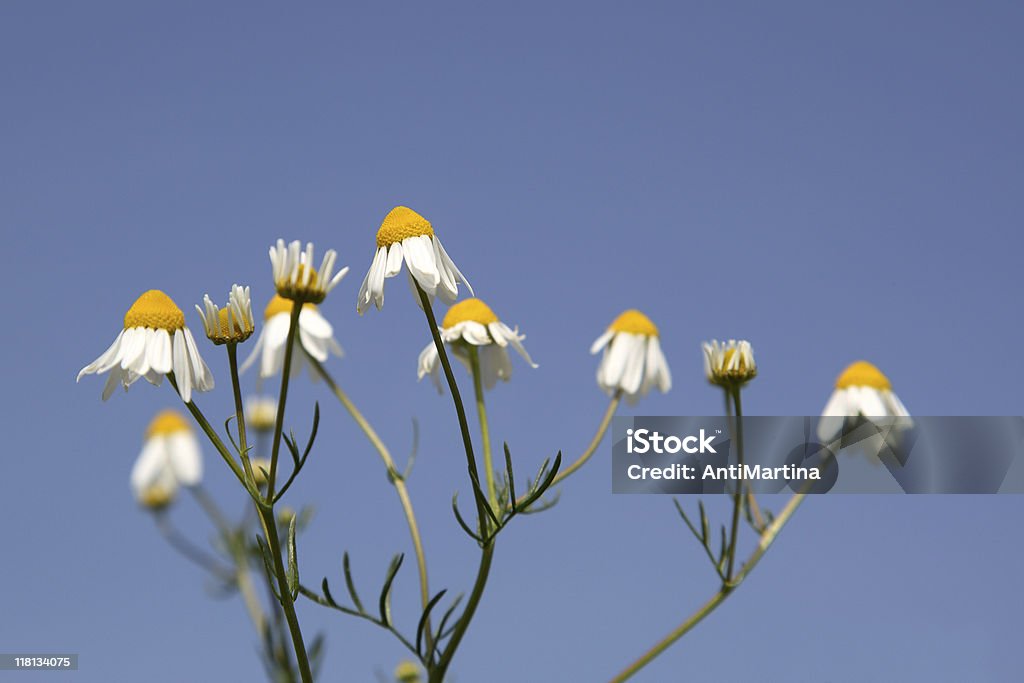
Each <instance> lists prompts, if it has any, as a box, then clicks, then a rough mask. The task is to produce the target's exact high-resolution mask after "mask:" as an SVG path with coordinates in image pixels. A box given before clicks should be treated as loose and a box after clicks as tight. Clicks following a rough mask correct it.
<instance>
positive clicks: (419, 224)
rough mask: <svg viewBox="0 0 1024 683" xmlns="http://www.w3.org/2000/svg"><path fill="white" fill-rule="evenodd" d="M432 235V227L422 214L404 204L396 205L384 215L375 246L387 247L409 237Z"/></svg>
mask: <svg viewBox="0 0 1024 683" xmlns="http://www.w3.org/2000/svg"><path fill="white" fill-rule="evenodd" d="M421 235H426V236H427V237H433V236H434V228H432V227H431V226H430V221H428V220H427V219H426V218H424V217H423V216H421V215H419V214H418V213H416V212H415V211H413V210H412V209H410V208H407V207H405V206H396V207H395V208H393V209H391V212H390V213H389V214H388V215H387V216H384V222H383V223H381V224H380V230H378V231H377V247H378V248H380V247H389V246H391V245H392V244H394V243H395V242H401V241H402V240H404V239H407V238H409V237H419V236H421Z"/></svg>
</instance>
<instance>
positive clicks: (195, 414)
mask: <svg viewBox="0 0 1024 683" xmlns="http://www.w3.org/2000/svg"><path fill="white" fill-rule="evenodd" d="M167 379H168V381H169V382H170V383H171V386H172V387H174V391H176V392H177V391H178V383H177V381H175V379H174V373H173V372H171V373H168V374H167ZM178 394H179V396H180V395H181V394H180V392H178ZM185 407H186V408H188V411H189V412H190V413H191V414H192V418H193V419H194V420H195V421H196V424H198V425H199V427H200V429H202V430H203V433H204V434H206V438H208V439H209V440H210V443H211V444H213V447H214V448H216V449H217V452H218V453H220V457H222V458H223V459H224V462H226V463H227V464H228V467H230V468H231V471H232V472H233V473H234V475H235V476H236V477H238V481H240V482H241V483H242V485H243V486H244V485H245V474H244V473H243V472H242V468H240V467H239V466H238V463H237V462H235V458H234V457H233V456H232V455H231V451H229V450H228V448H227V446H225V445H224V442H223V441H221V439H220V437H219V436H218V435H217V432H216V431H214V429H213V427H211V426H210V423H209V422H208V421H207V419H206V416H205V415H203V411H201V410H199V406H197V405H196V404H195V402H194V401H189V402H188V403H186V404H185Z"/></svg>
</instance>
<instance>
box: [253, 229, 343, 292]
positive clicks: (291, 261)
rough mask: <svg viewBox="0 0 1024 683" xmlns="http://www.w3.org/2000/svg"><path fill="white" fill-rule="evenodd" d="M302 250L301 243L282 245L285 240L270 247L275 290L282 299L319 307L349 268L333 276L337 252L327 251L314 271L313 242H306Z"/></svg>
mask: <svg viewBox="0 0 1024 683" xmlns="http://www.w3.org/2000/svg"><path fill="white" fill-rule="evenodd" d="M301 249H302V243H301V242H299V241H298V240H295V241H294V242H291V243H290V244H288V246H285V243H284V240H278V241H277V244H276V245H275V246H273V247H271V248H270V265H271V268H272V271H273V275H274V287H276V288H277V293H278V294H280V295H281V296H283V297H284V298H285V299H292V300H293V301H301V302H303V303H314V304H318V303H320V302H321V301H323V300H324V298H325V297H326V296H327V293H328V292H330V291H331V290H332V289H334V287H335V286H336V285H337V284H338V283H339V282H341V279H342V278H343V277H345V274H346V273H347V272H348V267H347V266H346V267H345V268H342V269H341V270H339V271H338V272H337V274H334V265H335V262H336V261H337V260H338V253H337V252H336V251H334V250H333V249H328V250H327V253H326V254H324V260H323V261H322V262H321V264H320V270H314V269H313V243H312V242H307V243H306V250H305V251H301Z"/></svg>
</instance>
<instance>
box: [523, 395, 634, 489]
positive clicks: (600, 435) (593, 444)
mask: <svg viewBox="0 0 1024 683" xmlns="http://www.w3.org/2000/svg"><path fill="white" fill-rule="evenodd" d="M621 401H622V389H617V390H616V391H615V393H614V394H612V400H611V401H610V402H609V403H608V408H607V409H605V411H604V416H603V417H602V418H601V423H600V424H599V425H598V426H597V432H595V434H594V438H593V439H591V440H590V445H588V446H587V450H585V451H583V455H581V456H580V457H578V458H576V461H575V462H573V463H572V464H571V465H569V466H568V467H566V468H564V469H562V471H561V472H559V473H558V474H557V475H555V478H554V479H553V480H552V481H551V486H554V485H555V484H557V483H558V482H560V481H562V480H563V479H565V478H566V477H568V476H569V475H570V474H572V473H573V472H575V471H576V470H578V469H579V468H581V467H583V465H584V464H586V462H587V461H588V460H590V456H592V455H593V454H594V451H596V450H597V447H598V446H599V445H601V441H602V440H603V439H604V435H605V432H607V431H608V427H609V426H610V425H611V423H612V418H613V417H615V411H616V410H618V408H619V403H620V402H621ZM524 495H525V494H524ZM520 499H522V498H521V497H520Z"/></svg>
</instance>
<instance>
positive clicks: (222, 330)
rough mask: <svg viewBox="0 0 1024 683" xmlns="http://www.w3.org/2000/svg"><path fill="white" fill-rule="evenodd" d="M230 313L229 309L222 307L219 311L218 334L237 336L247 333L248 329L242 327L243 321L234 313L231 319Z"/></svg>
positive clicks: (221, 335)
mask: <svg viewBox="0 0 1024 683" xmlns="http://www.w3.org/2000/svg"><path fill="white" fill-rule="evenodd" d="M228 313H229V309H227V308H222V309H220V311H218V312H217V327H218V328H219V331H218V336H220V337H235V336H239V335H243V334H245V333H246V331H247V330H243V329H242V321H241V320H238V319H237V318H236V317H235V316H234V315H232V316H230V319H229V317H228ZM232 328H234V329H232Z"/></svg>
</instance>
